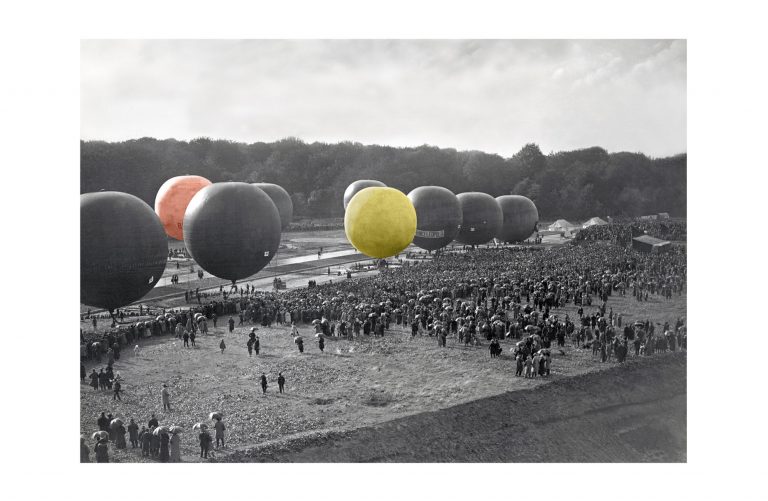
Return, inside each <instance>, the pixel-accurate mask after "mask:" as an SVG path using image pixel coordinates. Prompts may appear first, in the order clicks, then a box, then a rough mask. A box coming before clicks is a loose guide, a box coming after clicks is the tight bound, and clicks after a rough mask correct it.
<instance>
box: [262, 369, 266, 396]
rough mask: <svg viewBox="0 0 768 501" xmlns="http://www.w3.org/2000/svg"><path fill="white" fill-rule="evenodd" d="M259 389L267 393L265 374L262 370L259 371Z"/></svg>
mask: <svg viewBox="0 0 768 501" xmlns="http://www.w3.org/2000/svg"><path fill="white" fill-rule="evenodd" d="M261 391H262V393H263V394H264V395H266V394H267V376H265V375H264V373H263V372H262V373H261Z"/></svg>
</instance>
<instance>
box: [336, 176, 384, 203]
mask: <svg viewBox="0 0 768 501" xmlns="http://www.w3.org/2000/svg"><path fill="white" fill-rule="evenodd" d="M386 186H387V185H386V184H384V183H382V182H381V181H376V180H374V179H361V180H359V181H355V182H354V183H352V184H350V185H349V186H347V189H346V190H344V210H347V206H348V205H349V201H350V200H352V197H354V196H355V195H357V192H358V191H360V190H363V189H365V188H373V187H379V188H386Z"/></svg>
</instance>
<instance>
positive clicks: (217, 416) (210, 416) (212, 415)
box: [208, 412, 224, 419]
mask: <svg viewBox="0 0 768 501" xmlns="http://www.w3.org/2000/svg"><path fill="white" fill-rule="evenodd" d="M223 417H224V413H223V412H211V413H210V414H208V419H222V418H223Z"/></svg>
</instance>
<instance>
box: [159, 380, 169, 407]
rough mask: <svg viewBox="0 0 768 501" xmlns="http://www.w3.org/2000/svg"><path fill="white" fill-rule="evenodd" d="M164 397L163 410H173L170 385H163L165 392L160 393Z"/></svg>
mask: <svg viewBox="0 0 768 501" xmlns="http://www.w3.org/2000/svg"><path fill="white" fill-rule="evenodd" d="M160 395H162V397H163V410H164V411H166V410H168V411H169V410H171V394H170V393H169V392H168V385H167V384H163V390H162V391H161V392H160Z"/></svg>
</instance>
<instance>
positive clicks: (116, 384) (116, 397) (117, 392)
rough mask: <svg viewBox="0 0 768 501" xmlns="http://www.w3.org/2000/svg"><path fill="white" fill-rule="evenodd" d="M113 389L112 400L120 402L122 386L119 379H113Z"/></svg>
mask: <svg viewBox="0 0 768 501" xmlns="http://www.w3.org/2000/svg"><path fill="white" fill-rule="evenodd" d="M113 388H114V391H115V394H114V395H113V396H112V400H122V398H120V389H121V388H122V385H121V384H120V380H119V379H115V382H114V384H113Z"/></svg>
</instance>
